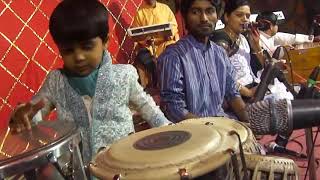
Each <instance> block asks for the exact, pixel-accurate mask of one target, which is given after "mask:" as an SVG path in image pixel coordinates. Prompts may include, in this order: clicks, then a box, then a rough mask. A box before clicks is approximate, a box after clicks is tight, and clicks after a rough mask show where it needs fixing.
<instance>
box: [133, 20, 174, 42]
mask: <svg viewBox="0 0 320 180" xmlns="http://www.w3.org/2000/svg"><path fill="white" fill-rule="evenodd" d="M172 26H173V25H172V24H171V23H164V24H154V25H150V26H141V27H136V28H130V29H128V30H127V32H128V35H129V36H130V37H131V38H132V39H133V40H134V41H144V40H146V39H148V37H152V38H155V39H162V38H166V37H170V36H172Z"/></svg>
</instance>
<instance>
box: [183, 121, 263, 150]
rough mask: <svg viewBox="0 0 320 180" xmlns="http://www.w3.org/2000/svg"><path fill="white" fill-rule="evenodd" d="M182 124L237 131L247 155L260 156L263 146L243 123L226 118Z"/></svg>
mask: <svg viewBox="0 0 320 180" xmlns="http://www.w3.org/2000/svg"><path fill="white" fill-rule="evenodd" d="M180 123H192V124H204V125H207V126H209V127H212V128H214V129H218V130H219V129H220V130H226V131H236V132H237V133H238V134H239V135H240V139H241V143H242V146H243V150H244V152H246V153H253V154H260V152H261V146H260V144H259V143H258V142H257V140H256V138H255V137H254V135H253V133H252V131H251V129H250V128H249V127H248V126H247V125H246V124H245V123H243V122H240V121H236V120H232V119H229V118H226V117H206V118H198V119H187V120H185V121H181V122H180Z"/></svg>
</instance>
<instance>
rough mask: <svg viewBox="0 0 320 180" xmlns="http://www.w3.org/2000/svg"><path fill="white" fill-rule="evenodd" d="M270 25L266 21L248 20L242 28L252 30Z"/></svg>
mask: <svg viewBox="0 0 320 180" xmlns="http://www.w3.org/2000/svg"><path fill="white" fill-rule="evenodd" d="M268 27H269V23H268V22H265V21H258V22H246V23H244V24H243V25H242V28H243V29H244V30H250V29H258V28H261V29H265V28H268Z"/></svg>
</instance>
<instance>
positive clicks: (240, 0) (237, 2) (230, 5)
mask: <svg viewBox="0 0 320 180" xmlns="http://www.w3.org/2000/svg"><path fill="white" fill-rule="evenodd" d="M240 6H250V3H249V1H247V0H228V1H227V2H226V4H225V7H224V13H223V15H222V18H221V21H222V22H223V23H224V24H226V22H225V20H224V15H225V14H227V15H230V14H231V13H232V12H233V11H234V10H236V9H238V8H239V7H240Z"/></svg>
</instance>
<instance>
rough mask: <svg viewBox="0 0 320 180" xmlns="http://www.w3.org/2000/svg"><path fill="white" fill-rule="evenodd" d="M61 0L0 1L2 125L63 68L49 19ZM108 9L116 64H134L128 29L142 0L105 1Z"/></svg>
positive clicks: (0, 105)
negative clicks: (16, 108) (51, 74)
mask: <svg viewBox="0 0 320 180" xmlns="http://www.w3.org/2000/svg"><path fill="white" fill-rule="evenodd" d="M58 2H59V1H58V0H0V128H5V127H7V124H8V119H9V116H10V113H11V111H12V110H13V108H14V107H15V106H16V105H17V104H18V103H22V102H26V101H28V100H30V98H31V97H32V96H33V95H34V94H35V93H36V92H37V91H38V90H39V88H40V87H41V85H42V84H43V82H44V78H45V77H46V75H47V74H48V72H49V71H50V70H51V69H54V68H57V67H61V65H62V60H61V57H60V56H59V53H58V50H57V47H56V46H55V44H54V42H53V40H52V38H51V36H50V34H49V31H48V21H49V17H50V14H51V12H52V11H53V9H54V7H55V6H56V5H57V3H58ZM101 2H103V3H104V4H105V5H106V7H108V9H109V26H110V38H109V51H110V52H111V54H112V58H113V61H114V63H131V62H132V58H131V56H132V50H133V42H132V41H131V40H130V38H128V36H127V32H126V29H127V28H128V27H130V25H131V24H132V21H133V17H134V15H135V13H136V11H137V9H138V7H139V6H140V4H141V2H142V0H102V1H101Z"/></svg>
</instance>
